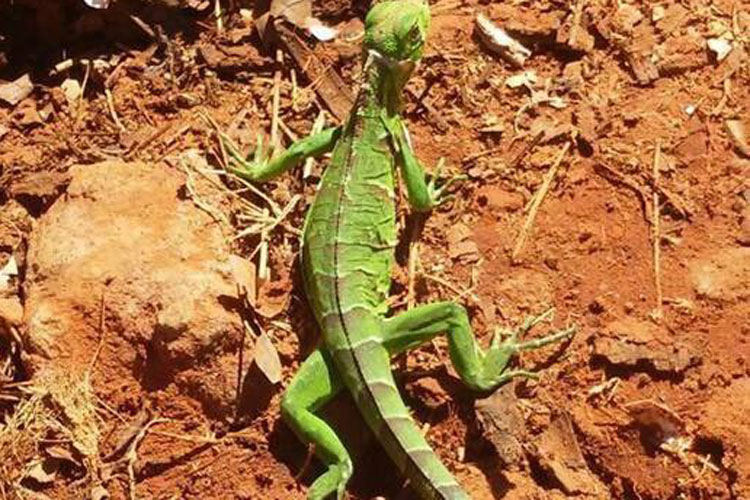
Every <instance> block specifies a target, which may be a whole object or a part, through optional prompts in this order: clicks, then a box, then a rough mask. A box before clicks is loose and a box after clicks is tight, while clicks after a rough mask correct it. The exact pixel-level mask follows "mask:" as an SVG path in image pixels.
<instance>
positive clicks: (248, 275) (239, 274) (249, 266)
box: [229, 255, 256, 306]
mask: <svg viewBox="0 0 750 500" xmlns="http://www.w3.org/2000/svg"><path fill="white" fill-rule="evenodd" d="M229 265H230V266H231V268H232V277H233V278H234V281H235V282H236V283H237V286H238V287H239V288H240V293H241V294H243V295H245V296H246V297H247V300H248V301H249V302H250V305H252V306H254V305H255V304H256V297H255V288H256V285H255V282H256V281H255V280H256V270H255V264H253V263H252V262H251V261H249V260H247V259H243V258H242V257H239V256H237V255H230V256H229Z"/></svg>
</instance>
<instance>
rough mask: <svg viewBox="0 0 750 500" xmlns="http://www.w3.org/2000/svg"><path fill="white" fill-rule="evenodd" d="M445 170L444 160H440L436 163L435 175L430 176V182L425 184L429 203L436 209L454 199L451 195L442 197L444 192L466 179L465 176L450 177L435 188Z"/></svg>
mask: <svg viewBox="0 0 750 500" xmlns="http://www.w3.org/2000/svg"><path fill="white" fill-rule="evenodd" d="M444 168H445V158H440V159H439V160H438V163H437V167H436V171H435V175H433V176H432V178H431V179H430V181H429V182H428V183H427V193H428V194H429V196H430V201H431V202H432V206H433V207H438V206H440V205H442V204H443V203H445V202H447V201H450V200H452V199H453V198H454V196H453V195H447V196H444V193H445V192H446V190H447V189H448V188H449V187H450V186H451V185H452V184H453V183H455V182H458V181H463V180H466V179H468V177H467V176H465V175H454V176H453V177H450V178H449V179H448V180H447V181H445V183H444V184H443V185H442V186H440V187H437V181H438V180H439V179H440V178H441V177H442V173H443V169H444Z"/></svg>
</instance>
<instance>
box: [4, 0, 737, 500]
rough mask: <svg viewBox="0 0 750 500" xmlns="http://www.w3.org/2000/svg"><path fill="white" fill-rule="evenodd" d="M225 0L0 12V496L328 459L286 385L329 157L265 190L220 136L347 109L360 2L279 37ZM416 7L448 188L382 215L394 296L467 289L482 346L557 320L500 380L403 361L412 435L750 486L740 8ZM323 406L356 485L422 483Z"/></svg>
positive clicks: (188, 486)
mask: <svg viewBox="0 0 750 500" xmlns="http://www.w3.org/2000/svg"><path fill="white" fill-rule="evenodd" d="M273 4H274V5H276V4H277V2H273ZM280 4H283V2H281V3H280ZM303 4H304V3H303ZM222 6H223V8H224V9H225V10H224V15H223V18H222V23H221V25H219V24H218V23H217V21H216V19H215V17H214V16H213V15H212V10H213V4H212V2H208V1H204V2H201V1H198V0H196V1H184V2H180V1H172V2H167V1H166V0H165V1H164V2H157V1H156V0H152V1H151V2H138V1H125V0H123V1H121V2H118V3H115V4H113V5H112V6H111V7H110V9H109V10H106V11H92V10H89V9H87V8H86V7H85V6H84V5H83V4H82V2H79V1H73V0H70V1H59V2H58V1H47V0H45V1H41V0H39V1H34V0H25V1H21V2H5V3H3V4H2V5H0V19H2V21H0V30H1V31H0V269H2V271H0V368H1V369H2V372H1V373H0V415H2V419H0V497H2V498H60V499H64V498H71V499H72V498H94V499H101V498H107V497H110V498H155V499H156V498H158V499H167V498H169V499H172V498H207V499H208V498H244V499H281V498H285V499H286V498H304V495H305V491H306V488H307V487H308V486H309V484H310V483H311V481H312V480H313V479H314V478H315V477H316V475H317V474H319V473H320V472H321V466H320V464H319V463H317V462H316V461H315V460H312V461H310V460H309V458H308V450H307V449H306V448H305V447H304V446H303V445H301V444H300V443H299V442H298V441H297V439H296V438H295V437H294V435H293V434H292V433H291V431H290V430H289V429H288V428H287V427H286V426H285V425H284V424H283V423H282V422H281V421H280V416H279V399H280V395H281V393H282V391H283V388H284V387H285V386H286V384H288V382H289V380H290V378H291V377H292V376H293V374H294V373H295V371H296V370H297V368H298V367H299V365H300V363H301V361H302V360H303V359H304V357H305V356H306V355H307V354H308V353H309V352H310V350H311V349H312V348H313V347H314V345H315V343H316V342H317V341H318V333H317V332H316V329H315V327H314V325H313V320H312V316H311V314H310V312H309V310H307V308H306V305H305V298H304V293H303V291H302V290H301V286H300V281H299V276H298V273H299V269H298V266H297V265H296V258H297V250H298V242H297V237H298V233H299V229H300V227H301V224H302V220H303V215H304V210H305V207H306V205H307V203H309V201H310V200H311V199H312V196H313V195H314V192H315V185H316V183H317V181H318V180H319V178H320V172H321V169H322V168H323V167H324V165H325V160H322V161H319V162H316V163H314V164H312V165H308V167H307V172H306V175H303V173H302V169H301V168H300V169H297V170H294V171H293V172H290V173H288V174H285V175H283V176H281V177H280V178H279V179H278V180H275V181H273V182H270V183H268V184H265V185H262V186H259V187H258V189H257V190H255V191H254V190H253V189H252V188H251V187H248V186H245V185H243V184H241V183H239V181H238V180H237V179H236V178H233V177H231V176H228V175H225V174H224V173H223V170H222V166H223V165H225V161H226V157H225V154H224V152H222V151H221V149H220V148H219V145H218V144H219V143H218V141H217V130H223V131H225V132H226V133H227V135H228V136H229V137H230V138H231V139H232V140H233V141H234V142H235V143H237V144H238V145H239V146H240V148H241V149H242V150H243V151H247V150H249V149H251V148H252V147H253V145H254V144H255V140H256V136H257V135H258V134H263V135H264V136H266V137H268V135H269V134H274V135H275V136H276V137H277V141H278V142H280V143H281V144H282V145H288V144H289V143H290V142H291V139H292V138H293V137H302V136H305V135H306V134H308V133H309V131H310V129H311V128H312V127H313V124H314V122H315V121H316V119H318V116H319V115H320V111H321V110H325V111H326V114H325V115H324V119H325V120H326V122H327V123H328V124H332V123H335V122H337V121H338V120H339V119H340V118H341V116H342V109H343V110H344V111H343V113H345V110H346V108H347V106H348V104H347V103H348V102H350V101H349V99H350V94H349V93H350V92H351V91H352V89H354V88H356V81H357V78H358V75H359V67H360V61H359V43H360V40H361V36H362V22H361V19H362V16H363V12H365V11H366V10H367V7H368V6H367V5H366V4H364V3H356V2H355V3H354V4H352V5H350V4H348V3H346V2H341V1H339V2H336V1H328V2H316V3H315V4H314V5H313V12H314V14H315V15H316V16H317V17H319V18H320V19H321V20H322V21H323V22H324V23H326V24H327V25H329V26H335V27H337V28H338V30H339V31H338V35H337V36H336V38H335V39H334V40H332V41H329V42H325V43H322V42H319V41H316V40H315V39H314V38H313V37H312V36H311V35H310V34H309V33H308V32H307V31H306V30H304V29H301V28H295V27H294V25H293V24H291V23H290V22H283V23H282V24H278V25H277V28H276V30H275V33H276V34H275V36H274V35H273V33H274V31H273V28H271V31H269V32H268V33H270V34H269V35H267V37H266V43H267V45H268V46H267V47H266V46H264V45H263V43H261V40H260V38H259V35H258V32H257V31H256V30H255V27H257V24H258V23H257V22H256V21H257V19H258V18H259V17H260V14H261V13H262V12H263V10H264V8H267V6H263V5H253V4H246V3H245V2H241V1H239V0H237V1H235V2H234V3H233V4H230V2H225V3H223V4H222ZM240 9H243V10H240ZM432 10H433V22H432V27H431V31H430V39H429V43H428V46H427V48H426V53H425V57H424V61H423V63H422V64H421V66H420V67H419V68H418V70H417V72H416V74H415V76H414V78H413V81H412V82H411V83H410V84H409V87H408V91H407V95H406V97H405V101H406V103H405V110H404V115H405V117H406V120H407V122H408V125H409V128H410V131H411V133H412V138H413V141H414V144H415V148H416V151H417V153H418V156H419V158H420V159H421V160H422V162H423V163H424V164H425V165H427V168H428V170H431V169H432V168H433V166H434V165H435V164H436V162H437V160H438V159H439V158H441V157H445V158H446V159H447V165H448V168H449V170H450V171H452V172H453V173H463V174H465V175H467V176H468V179H467V180H466V181H464V182H462V183H461V184H460V185H459V186H457V187H456V189H455V191H456V192H455V198H454V199H453V200H452V201H451V202H450V203H447V204H446V205H445V206H443V207H441V208H440V209H438V210H436V211H435V212H434V213H432V214H431V215H430V216H429V217H428V218H427V219H426V220H420V219H417V218H415V217H412V216H409V215H408V210H407V209H406V208H405V204H404V203H402V204H401V207H402V208H401V211H400V234H401V242H402V243H401V245H400V246H399V249H398V265H397V267H396V269H394V284H393V289H392V302H391V306H392V309H393V311H394V312H399V311H403V310H405V309H406V308H408V307H411V306H413V305H414V304H419V303H425V302H430V301H434V300H438V299H453V300H456V301H458V302H460V303H462V304H464V305H465V306H466V307H467V308H468V310H469V312H470V315H471V320H472V325H473V327H474V329H475V332H476V334H477V336H478V337H479V338H480V339H481V341H482V342H484V343H486V342H487V341H488V340H489V337H490V335H491V334H492V332H493V330H494V328H495V327H496V326H502V327H506V328H512V327H517V326H518V325H520V324H521V323H522V320H523V318H524V317H526V316H528V315H532V314H539V313H541V312H543V311H545V310H547V309H548V308H550V307H554V308H555V310H556V314H555V319H554V321H553V322H552V324H550V325H540V326H537V327H535V328H534V329H533V330H532V331H531V332H530V333H529V335H531V336H535V335H541V334H542V333H543V331H545V330H546V329H548V328H552V327H556V328H561V327H564V326H566V325H571V324H575V325H577V327H578V331H577V334H576V335H575V337H574V338H573V339H572V340H571V341H570V342H569V343H567V344H564V345H560V346H557V347H549V348H546V349H542V350H539V351H534V352H529V353H524V354H523V355H521V356H520V357H519V358H518V359H517V360H516V363H517V364H518V365H520V366H522V367H524V368H526V369H531V370H539V372H540V377H539V378H538V379H537V380H528V381H518V382H517V383H514V384H510V385H508V386H505V387H504V388H503V389H502V390H500V391H498V392H497V393H495V394H494V395H475V394H472V393H470V392H469V391H468V390H466V389H465V388H463V387H462V386H461V384H460V381H459V380H458V379H457V377H456V375H455V372H454V371H453V369H452V368H451V366H450V363H449V361H448V358H447V349H446V342H445V340H444V339H442V338H439V339H437V340H436V341H435V342H434V343H432V344H427V345H426V346H424V347H422V348H420V349H417V350H415V351H413V352H411V353H409V355H408V356H407V357H405V358H404V359H399V360H396V362H395V369H396V370H397V373H398V375H397V379H398V381H399V384H400V386H401V389H402V393H403V395H404V398H405V400H406V402H407V404H408V405H409V407H410V408H411V409H412V411H413V415H414V417H415V419H416V420H417V421H418V422H419V424H420V426H421V427H422V428H423V430H424V432H426V435H427V437H428V439H429V441H430V442H431V443H432V444H433V446H434V447H435V449H436V451H437V453H438V454H439V455H440V457H441V458H442V459H443V460H444V462H445V463H446V464H447V466H448V467H449V468H450V469H451V470H452V471H453V472H454V473H455V475H456V476H457V477H458V479H459V480H460V481H461V483H462V484H463V485H464V486H465V487H466V489H467V490H468V491H470V492H471V494H472V496H473V497H474V498H477V499H489V498H509V499H516V498H517V499H522V498H528V499H532V498H534V499H546V498H567V497H574V496H580V497H590V498H618V499H619V498H622V499H677V498H725V499H730V498H733V499H742V498H750V382H748V375H750V365H749V364H748V354H750V322H749V320H748V318H750V302H749V299H750V248H749V247H748V245H750V182H749V181H748V175H749V174H750V146H749V144H750V120H748V116H750V91H748V88H749V86H750V70H749V69H748V68H750V65H749V64H748V58H747V50H748V49H750V4H749V3H748V2H747V1H741V0H716V1H708V0H682V1H677V0H664V1H649V2H645V1H643V0H632V1H622V2H614V1H608V0H589V1H583V0H576V1H571V2H558V1H554V0H541V1H535V2H530V1H524V0H519V1H515V2H493V3H487V2H477V1H475V0H467V1H462V0H455V1H453V0H441V1H439V2H437V3H435V4H434V5H433V6H432ZM479 13H483V14H485V15H486V16H487V18H488V19H489V20H490V21H492V22H493V23H495V25H496V26H502V27H503V28H505V29H506V30H507V32H508V33H510V35H511V36H512V37H513V38H515V39H516V40H518V41H520V42H521V43H522V44H524V45H525V46H526V47H528V49H529V51H530V54H528V58H527V59H526V60H525V62H523V63H521V64H513V63H512V62H510V61H509V60H508V58H507V57H503V56H502V55H500V54H498V53H497V52H496V51H495V50H493V48H492V47H491V46H490V45H489V44H488V43H487V40H486V39H484V38H483V37H482V36H480V34H479V33H477V30H476V28H475V22H476V16H477V14H479ZM303 14H304V13H303ZM291 17H292V21H295V22H297V23H298V24H300V23H301V21H303V20H304V16H302V17H300V16H299V15H292V16H291ZM267 26H268V25H267ZM264 33H265V32H264ZM24 75H28V80H24ZM336 75H340V77H341V78H342V79H343V83H341V82H340V81H337V79H336ZM10 82H16V83H15V84H13V85H11V84H10ZM216 172H218V174H217V173H216ZM251 262H252V264H251ZM14 266H15V267H17V271H16V270H14V269H13V267H14ZM256 290H257V298H256V297H254V295H256V293H255V291H256ZM243 318H244V319H245V323H243ZM277 360H278V364H277V363H276V361H277ZM325 414H326V418H328V419H329V420H330V421H332V422H335V423H336V425H337V428H338V429H340V431H341V433H342V434H343V435H344V436H345V437H346V441H347V443H348V445H349V448H350V449H351V451H352V454H353V455H354V457H355V463H356V467H355V470H356V472H355V474H354V477H353V480H352V482H351V485H350V487H349V490H348V495H349V496H350V498H361V499H365V498H374V497H385V498H395V499H408V498H413V493H411V491H410V490H409V488H408V485H405V484H404V483H403V481H402V480H401V479H400V478H399V475H398V473H397V471H396V470H395V469H394V467H393V466H392V465H391V464H390V462H389V460H388V459H387V457H386V455H385V453H384V452H383V451H382V450H381V449H380V448H379V446H378V444H377V443H376V442H375V440H374V439H373V438H372V437H371V436H370V434H369V433H368V431H366V429H365V428H364V427H363V425H362V424H361V423H360V420H359V418H358V417H357V415H356V412H355V410H354V409H353V406H352V404H351V402H350V401H349V399H348V398H347V397H345V396H342V397H341V398H339V399H337V400H336V401H335V402H334V403H332V404H331V405H330V407H329V408H327V409H326V411H325Z"/></svg>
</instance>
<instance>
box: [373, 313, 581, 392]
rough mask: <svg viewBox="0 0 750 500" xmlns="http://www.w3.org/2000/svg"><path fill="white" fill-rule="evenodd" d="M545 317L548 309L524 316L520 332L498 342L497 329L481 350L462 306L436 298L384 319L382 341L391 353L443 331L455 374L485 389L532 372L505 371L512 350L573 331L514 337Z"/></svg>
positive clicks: (556, 339) (473, 386) (538, 344)
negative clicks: (527, 339)
mask: <svg viewBox="0 0 750 500" xmlns="http://www.w3.org/2000/svg"><path fill="white" fill-rule="evenodd" d="M547 317H549V313H545V314H543V315H541V316H538V317H536V318H531V319H529V320H527V321H526V323H525V324H524V325H523V327H521V329H520V332H519V331H515V332H513V333H511V334H510V335H509V336H508V338H507V339H506V340H505V341H504V342H502V343H501V342H500V335H499V332H498V333H496V334H495V337H494V338H493V340H492V343H491V345H490V347H489V349H487V350H486V351H485V350H483V349H482V348H481V347H480V346H479V345H478V344H477V342H476V340H475V338H474V334H473V333H472V330H471V325H470V324H469V317H468V315H467V314H466V309H464V307H463V306H461V305H459V304H456V303H455V302H438V303H435V304H427V305H424V306H420V307H416V308H414V309H412V310H410V311H407V312H405V313H402V314H399V315H398V316H396V317H394V318H389V319H387V320H385V322H384V327H383V335H384V338H383V343H384V345H385V347H386V348H387V349H388V352H389V353H390V354H391V355H395V354H398V353H400V352H403V351H405V350H407V349H411V348H414V347H417V346H418V345H419V344H421V343H423V342H426V341H428V340H430V339H432V338H433V337H435V336H436V335H438V334H440V333H443V332H447V334H448V345H449V349H450V355H451V361H452V362H453V366H454V367H455V368H456V372H457V373H458V375H459V376H460V377H461V379H462V380H463V381H464V383H465V384H466V385H467V386H468V387H470V388H471V389H474V390H476V391H488V390H491V389H494V388H495V387H497V386H499V385H500V384H503V383H505V382H507V381H509V380H510V379H512V378H513V377H518V376H522V377H535V376H536V375H535V374H534V373H532V372H529V371H525V370H508V371H506V368H507V366H508V362H509V361H510V359H511V357H512V356H513V355H514V354H515V353H517V352H518V351H522V350H530V349H536V348H539V347H542V346H545V345H548V344H551V343H553V342H559V341H561V340H564V339H567V338H569V337H571V336H572V335H573V333H574V332H575V328H574V327H571V328H567V329H564V330H561V331H559V332H556V333H554V334H551V335H548V336H546V337H541V338H538V339H534V340H529V341H526V342H520V341H519V340H518V336H519V333H525V332H526V331H528V330H529V329H531V327H532V326H534V325H535V324H537V323H539V322H540V321H542V320H544V319H546V318H547Z"/></svg>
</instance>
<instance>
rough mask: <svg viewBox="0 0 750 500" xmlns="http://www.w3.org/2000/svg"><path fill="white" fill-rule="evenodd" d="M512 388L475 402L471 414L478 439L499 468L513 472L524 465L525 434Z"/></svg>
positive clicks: (501, 390) (505, 387)
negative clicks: (492, 453) (485, 444)
mask: <svg viewBox="0 0 750 500" xmlns="http://www.w3.org/2000/svg"><path fill="white" fill-rule="evenodd" d="M515 387H516V383H515V382H512V383H509V384H505V385H503V386H502V387H500V389H498V390H497V391H495V392H494V393H493V394H492V395H491V396H489V397H487V398H483V399H477V400H476V401H475V402H474V411H475V412H476V416H477V421H478V422H479V428H480V429H481V431H482V435H483V436H484V438H485V439H486V440H487V441H489V443H490V444H491V445H492V447H493V448H494V450H495V453H497V456H498V457H499V458H500V461H501V463H502V465H504V466H507V467H512V468H516V469H517V468H520V467H521V465H522V464H523V462H524V461H525V458H524V451H523V445H522V443H525V442H526V441H527V440H528V433H527V431H526V423H525V422H524V419H523V414H522V413H521V409H520V408H519V403H518V398H517V397H516V389H515Z"/></svg>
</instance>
